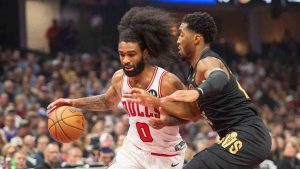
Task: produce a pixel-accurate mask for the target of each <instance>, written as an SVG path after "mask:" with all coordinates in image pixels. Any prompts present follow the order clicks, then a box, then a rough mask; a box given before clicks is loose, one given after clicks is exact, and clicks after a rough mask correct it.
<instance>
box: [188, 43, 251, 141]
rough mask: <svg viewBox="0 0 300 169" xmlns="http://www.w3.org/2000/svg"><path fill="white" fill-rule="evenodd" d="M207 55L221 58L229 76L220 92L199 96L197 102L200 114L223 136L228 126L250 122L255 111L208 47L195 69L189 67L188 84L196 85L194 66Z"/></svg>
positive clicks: (233, 77) (241, 89) (242, 90)
mask: <svg viewBox="0 0 300 169" xmlns="http://www.w3.org/2000/svg"><path fill="white" fill-rule="evenodd" d="M208 56H210V57H215V58H217V59H219V60H221V61H222V62H223V64H224V65H225V66H226V68H227V70H228V72H229V74H230V77H229V81H228V83H227V85H226V86H225V87H224V89H223V90H222V91H221V92H218V93H213V94H210V95H204V96H202V97H200V98H199V100H198V101H197V104H198V107H199V109H200V110H201V112H202V115H203V116H204V118H205V119H206V120H207V121H208V123H209V124H210V125H211V127H212V128H213V129H214V130H215V131H217V132H218V133H219V135H220V136H224V135H225V134H226V131H227V129H229V128H230V127H232V126H234V125H237V124H238V123H240V122H243V123H245V122H246V123H247V121H249V122H250V121H252V119H253V118H257V111H256V108H255V106H254V104H253V103H252V102H251V101H250V98H249V96H248V95H247V93H246V92H245V91H244V89H243V88H242V87H241V86H240V84H239V83H238V81H237V80H236V78H235V76H234V75H233V74H232V73H231V71H230V70H229V68H228V66H227V65H226V63H225V62H224V61H223V59H222V58H221V57H220V56H219V55H218V54H217V53H215V52H213V51H212V50H210V49H207V50H205V51H203V52H202V55H201V56H200V59H199V60H198V62H197V63H196V65H195V69H193V67H191V68H190V73H189V77H188V83H189V84H190V86H192V87H194V88H196V87H197V86H198V85H197V84H196V83H195V77H196V74H197V72H196V67H197V64H198V63H199V61H200V60H201V59H204V58H206V57H208ZM199 85H200V84H199Z"/></svg>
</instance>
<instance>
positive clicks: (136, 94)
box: [123, 88, 159, 107]
mask: <svg viewBox="0 0 300 169" xmlns="http://www.w3.org/2000/svg"><path fill="white" fill-rule="evenodd" d="M123 97H124V98H125V101H127V102H135V103H138V104H141V105H144V106H149V107H156V105H157V103H156V102H158V101H159V99H158V98H156V97H154V96H153V95H151V94H150V93H148V92H147V91H145V90H144V89H139V88H132V89H131V90H130V91H129V92H126V93H124V94H123Z"/></svg>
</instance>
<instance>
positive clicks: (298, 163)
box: [277, 137, 300, 169]
mask: <svg viewBox="0 0 300 169" xmlns="http://www.w3.org/2000/svg"><path fill="white" fill-rule="evenodd" d="M299 150H300V144H299V140H298V139H297V138H296V137H292V138H291V139H290V140H288V142H287V143H286V145H285V148H284V151H283V158H282V159H281V160H279V161H278V165H277V166H278V169H298V168H300V160H299V159H297V157H296V156H297V153H298V152H299Z"/></svg>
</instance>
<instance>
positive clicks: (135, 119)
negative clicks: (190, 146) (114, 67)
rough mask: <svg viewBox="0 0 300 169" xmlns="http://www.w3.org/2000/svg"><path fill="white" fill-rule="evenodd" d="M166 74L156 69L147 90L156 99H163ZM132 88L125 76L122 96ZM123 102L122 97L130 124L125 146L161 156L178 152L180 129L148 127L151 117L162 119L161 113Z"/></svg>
mask: <svg viewBox="0 0 300 169" xmlns="http://www.w3.org/2000/svg"><path fill="white" fill-rule="evenodd" d="M166 73H167V71H165V70H164V69H162V68H160V67H155V70H154V73H153V75H152V78H151V81H150V83H149V85H148V87H147V88H146V89H145V90H146V91H148V92H149V93H151V94H152V95H154V96H156V97H161V82H162V79H163V76H164V74H166ZM131 88H132V87H131V86H130V84H129V81H128V77H127V76H126V75H124V77H123V81H122V96H123V93H124V92H126V91H128V90H130V89H131ZM123 100H124V99H123V97H122V105H123V107H124V109H125V110H126V111H127V113H128V116H129V124H130V127H129V131H128V134H127V137H126V139H125V141H124V143H125V144H124V146H126V142H130V143H131V144H133V145H135V146H136V147H138V148H140V149H142V150H144V151H148V152H153V153H160V154H169V153H170V154H172V153H173V154H174V152H176V151H175V145H177V144H178V143H180V142H181V141H182V138H181V136H180V134H179V127H178V126H168V127H164V128H162V129H159V130H157V129H154V128H152V127H151V126H149V125H148V120H149V117H154V118H160V112H159V110H158V109H157V108H153V107H145V106H143V105H139V104H137V103H129V102H126V101H123Z"/></svg>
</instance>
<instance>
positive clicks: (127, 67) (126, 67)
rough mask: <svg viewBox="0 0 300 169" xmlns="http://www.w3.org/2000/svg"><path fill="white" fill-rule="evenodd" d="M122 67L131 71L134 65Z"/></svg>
mask: <svg viewBox="0 0 300 169" xmlns="http://www.w3.org/2000/svg"><path fill="white" fill-rule="evenodd" d="M124 69H125V70H126V71H133V69H134V67H132V66H125V67H124Z"/></svg>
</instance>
